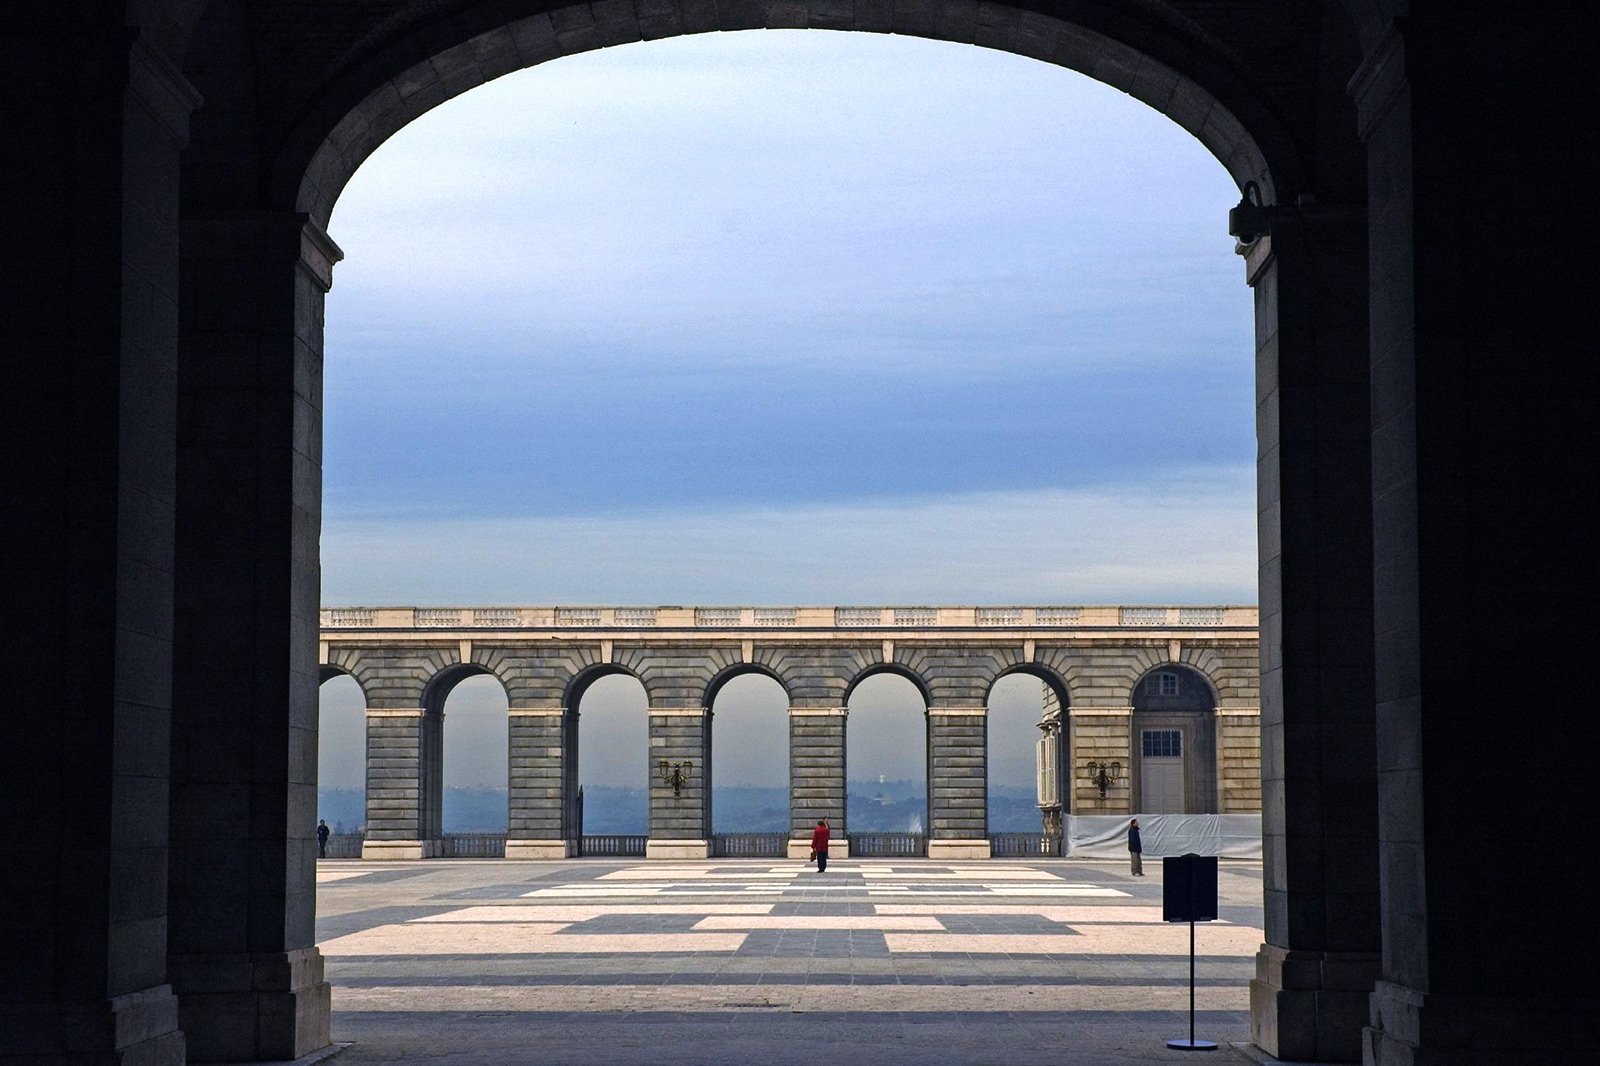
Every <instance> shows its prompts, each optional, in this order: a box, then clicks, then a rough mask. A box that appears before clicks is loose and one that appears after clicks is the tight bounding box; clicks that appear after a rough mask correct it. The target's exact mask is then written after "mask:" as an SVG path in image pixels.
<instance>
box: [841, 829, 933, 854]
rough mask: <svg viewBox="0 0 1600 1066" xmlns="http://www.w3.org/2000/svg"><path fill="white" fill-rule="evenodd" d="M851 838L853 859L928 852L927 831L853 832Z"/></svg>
mask: <svg viewBox="0 0 1600 1066" xmlns="http://www.w3.org/2000/svg"><path fill="white" fill-rule="evenodd" d="M849 840H850V857H851V858H852V859H854V858H857V857H860V858H884V857H888V856H896V855H898V856H901V857H911V856H922V855H926V854H928V834H926V833H851V834H850V837H849Z"/></svg>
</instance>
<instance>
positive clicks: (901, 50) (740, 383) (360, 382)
mask: <svg viewBox="0 0 1600 1066" xmlns="http://www.w3.org/2000/svg"><path fill="white" fill-rule="evenodd" d="M1237 199H1238V192H1237V190H1236V188H1235V187H1234V186H1233V184H1232V182H1231V180H1230V179H1229V177H1228V176H1227V174H1226V172H1225V171H1224V170H1223V169H1222V167H1221V165H1220V164H1218V163H1217V162H1216V160H1215V159H1213V158H1212V157H1211V156H1210V155H1209V154H1208V153H1207V152H1206V151H1205V149H1204V148H1203V147H1202V146H1201V145H1200V144H1199V143H1198V142H1197V141H1195V140H1194V139H1193V138H1192V137H1191V136H1190V135H1189V134H1187V133H1186V132H1184V131H1183V130H1181V129H1179V128H1178V127H1177V126H1175V125H1174V124H1172V123H1171V122H1170V121H1169V120H1167V119H1166V118H1165V117H1164V116H1161V115H1159V114H1157V113H1155V112H1154V111H1152V110H1150V109H1149V108H1148V107H1146V106H1145V105H1143V104H1142V103H1139V102H1138V101H1135V100H1133V99H1132V98H1130V97H1128V96H1126V95H1124V94H1122V93H1120V92H1117V91H1116V90H1113V89H1110V88H1108V87H1106V86H1103V85H1100V84H1098V83H1096V82H1094V81H1092V80H1090V79H1088V78H1086V77H1083V76H1081V75H1078V74H1075V73H1073V72H1071V71H1067V70H1064V69H1061V68H1058V67H1054V66H1051V65H1048V64H1044V63H1040V62H1038V61H1035V60H1031V59H1026V58H1023V57H1019V56H1013V55H1009V54H1006V53H1002V52H997V51H992V50H986V49H979V48H974V47H971V46H963V45H956V44H951V43H948V42H933V41H924V40H918V39H914V38H907V37H898V36H890V35H878V34H849V33H833V32H827V31H815V30H806V31H798V30H796V31H747V32H740V33H716V34H706V35H699V36H694V37H681V38H674V39H670V40H665V41H655V42H646V43H640V44H631V45H624V46H619V47H614V48H607V49H603V50H601V51H597V52H590V53H585V54H582V55H577V56H570V57H566V58H562V59H559V60H555V61H552V62H550V63H546V64H543V65H541V66H538V67H535V68H532V69H530V70H526V71H522V72H519V73H516V74H512V75H509V76H507V77H504V78H501V79H499V80H497V81H495V82H492V83H490V84H488V85H486V86H483V87H480V88H477V89H474V90H472V91H470V92H468V93H466V94H464V95H463V96H461V97H458V98H456V99H454V100H452V101H449V102H447V103H446V104H444V105H443V106H441V107H439V108H437V109H435V110H434V111H432V112H430V113H429V114H427V115H424V116H423V117H421V118H420V119H418V120H417V121H416V122H414V123H412V124H411V125H410V126H408V127H406V128H405V129H404V130H402V131H400V132H399V133H397V134H396V135H395V136H394V137H393V138H392V139H391V140H390V141H388V142H387V143H386V144H384V145H383V146H382V147H380V148H379V150H378V151H377V152H376V153H374V155H373V156H372V157H371V158H370V159H369V160H368V161H367V162H366V163H365V164H364V165H363V166H362V167H361V168H360V170H359V171H358V172H357V173H356V175H355V176H354V178H353V179H352V180H351V182H350V184H349V186H348V187H347V188H346V190H345V192H344V194H343V196H342V197H341V198H340V200H339V202H338V204H337V206H336V208H335V211H334V214H333V217H332V220H331V224H330V233H331V234H332V236H333V238H334V239H335V240H336V241H337V242H338V243H339V244H340V246H341V247H342V248H343V249H344V251H345V253H346V258H345V260H344V261H343V262H342V263H341V264H340V265H339V266H338V267H337V269H336V270H335V274H334V287H333V291H332V293H331V294H330V296H329V299H328V305H327V327H326V353H327V356H326V373H325V402H324V411H325V419H326V424H325V434H324V439H325V453H324V471H325V482H324V501H323V503H324V520H323V541H322V550H323V602H324V603H326V604H329V605H343V604H348V605H371V604H419V605H428V604H438V605H458V604H460V605H489V604H519V603H520V604H540V603H543V604H549V603H562V604H583V603H617V604H639V605H648V604H660V603H698V604H795V603H804V604H832V603H846V604H849V603H866V604H885V603H886V604H894V603H901V604H907V603H910V604H927V603H993V604H1013V603H1044V604H1078V603H1140V602H1154V603H1253V602H1255V599H1256V589H1255V572H1256V560H1255V518H1254V476H1255V475H1254V462H1253V460H1254V439H1253V428H1254V422H1253V417H1254V415H1253V386H1252V373H1253V358H1252V348H1253V343H1252V337H1251V329H1252V314H1251V301H1250V296H1249V291H1248V289H1247V288H1246V287H1245V285H1244V283H1243V269H1242V266H1241V264H1240V261H1239V260H1238V258H1237V257H1236V256H1234V254H1233V251H1232V240H1231V239H1230V238H1229V237H1228V236H1227V232H1226V212H1227V209H1228V208H1229V207H1230V206H1232V204H1233V203H1235V202H1236V201H1237ZM458 691H459V692H461V693H462V695H459V696H456V697H453V699H461V698H469V699H470V698H472V697H470V696H468V695H467V694H469V693H470V692H472V691H474V690H471V689H467V688H466V686H462V689H461V690H458ZM486 691H487V690H486ZM489 695H492V694H489ZM489 695H486V696H485V697H483V698H484V699H488V698H489ZM355 698H356V699H357V700H358V701H359V697H358V696H357V697H355ZM500 698H501V699H502V700H503V694H502V696H501V697H500ZM619 699H620V697H619ZM491 702H492V701H491ZM463 706H466V704H463ZM617 706H618V707H619V710H617V711H616V712H615V713H616V715H617V716H618V719H619V725H618V728H619V729H620V728H622V726H621V724H620V721H621V719H622V718H623V717H625V715H623V712H622V710H621V709H620V708H621V704H620V703H619V704H618V705H617ZM462 743H463V744H466V745H468V746H471V742H466V741H463V742H462ZM591 750H593V749H592V748H591ZM502 758H503V756H502ZM479 761H480V762H483V761H484V760H483V759H480V760H479ZM488 761H489V762H492V759H490V760H488ZM346 762H348V758H346ZM327 779H328V774H327V772H326V769H325V773H324V780H327Z"/></svg>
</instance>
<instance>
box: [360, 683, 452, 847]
mask: <svg viewBox="0 0 1600 1066" xmlns="http://www.w3.org/2000/svg"><path fill="white" fill-rule="evenodd" d="M426 719H427V712H426V711H424V710H423V709H422V708H421V707H368V708H367V835H366V838H365V839H364V840H363V842H362V845H361V857H362V858H363V859H428V858H432V857H433V856H434V855H435V854H437V850H438V849H437V846H436V843H435V841H434V840H432V839H431V838H430V837H429V835H428V832H427V827H426V825H425V824H424V822H425V818H424V813H423V812H424V808H425V806H426V796H425V794H424V793H425V790H424V787H423V762H424V756H425V752H424V748H425V747H426V743H427V741H426V737H425V735H424V723H425V721H426Z"/></svg>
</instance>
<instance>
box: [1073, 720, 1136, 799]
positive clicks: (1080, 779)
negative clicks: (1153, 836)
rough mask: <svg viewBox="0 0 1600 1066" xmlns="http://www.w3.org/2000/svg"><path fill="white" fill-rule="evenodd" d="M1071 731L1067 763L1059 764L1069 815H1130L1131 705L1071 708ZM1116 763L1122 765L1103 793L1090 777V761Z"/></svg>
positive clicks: (1131, 777) (1131, 787)
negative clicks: (1119, 771)
mask: <svg viewBox="0 0 1600 1066" xmlns="http://www.w3.org/2000/svg"><path fill="white" fill-rule="evenodd" d="M1067 723H1068V728H1069V729H1070V730H1071V731H1072V734H1071V735H1072V744H1071V752H1070V764H1069V765H1065V766H1063V767H1062V769H1061V772H1062V774H1063V775H1064V776H1065V778H1066V780H1065V781H1063V782H1062V788H1063V789H1064V790H1065V792H1066V798H1067V806H1068V813H1069V814H1132V813H1134V811H1133V760H1134V758H1135V757H1136V756H1135V755H1134V751H1133V740H1132V737H1133V708H1132V707H1076V706H1074V707H1070V708H1068V710H1067ZM1091 762H1092V763H1098V764H1100V765H1102V766H1104V765H1108V764H1111V763H1115V764H1117V765H1118V766H1120V767H1122V771H1121V773H1119V774H1118V775H1117V776H1116V778H1115V779H1113V780H1112V781H1111V782H1110V783H1109V784H1108V785H1107V787H1106V794H1105V795H1104V796H1102V795H1100V789H1099V787H1098V786H1096V785H1095V784H1094V783H1093V782H1092V781H1091V780H1090V778H1089V764H1090V763H1091Z"/></svg>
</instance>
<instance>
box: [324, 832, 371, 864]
mask: <svg viewBox="0 0 1600 1066" xmlns="http://www.w3.org/2000/svg"><path fill="white" fill-rule="evenodd" d="M366 839H367V835H366V834H365V833H334V834H332V835H331V836H329V837H328V850H327V854H326V856H325V858H329V859H359V858H361V844H362V842H363V841H365V840H366Z"/></svg>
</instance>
